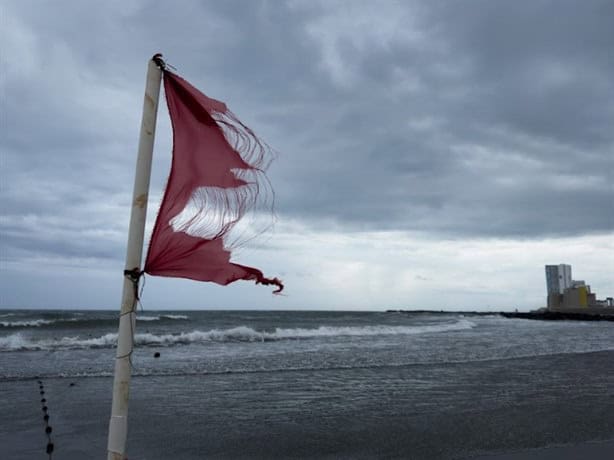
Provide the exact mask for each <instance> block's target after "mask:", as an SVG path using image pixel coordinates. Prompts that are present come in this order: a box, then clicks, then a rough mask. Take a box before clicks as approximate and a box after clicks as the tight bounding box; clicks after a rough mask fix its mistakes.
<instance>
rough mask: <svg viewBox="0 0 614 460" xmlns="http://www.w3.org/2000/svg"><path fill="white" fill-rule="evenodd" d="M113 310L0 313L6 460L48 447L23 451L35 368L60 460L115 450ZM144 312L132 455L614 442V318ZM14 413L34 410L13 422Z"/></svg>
mask: <svg viewBox="0 0 614 460" xmlns="http://www.w3.org/2000/svg"><path fill="white" fill-rule="evenodd" d="M116 317H117V313H116V312H66V311H65V312H61V311H57V312H40V311H29V312H24V311H0V390H1V391H2V392H3V393H4V394H5V395H6V397H4V398H3V402H4V404H5V407H3V408H0V409H4V418H3V415H0V432H2V431H4V432H5V433H12V434H11V436H12V439H13V442H12V443H9V444H10V445H11V446H12V447H11V449H12V450H10V452H11V457H10V458H36V457H29V456H28V455H29V453H28V452H29V451H28V450H27V449H29V448H32V449H34V447H31V443H28V436H29V435H28V434H27V433H32V436H34V433H36V432H37V431H36V427H35V428H32V429H31V430H30V431H29V429H27V428H28V427H29V426H30V424H31V422H30V418H28V416H27V415H23V414H27V411H28V410H29V409H28V408H30V406H31V405H32V401H33V400H34V401H35V400H36V398H35V391H34V390H36V389H37V388H35V383H34V382H35V380H34V378H35V377H36V378H40V379H43V380H44V381H45V382H46V385H47V386H48V387H49V392H50V393H53V394H55V401H56V413H57V414H58V415H57V418H58V419H59V420H60V422H58V425H57V429H56V430H57V431H56V432H57V437H58V445H61V446H62V447H63V450H62V449H60V450H58V452H57V458H90V457H91V458H94V457H99V455H94V456H92V453H93V452H99V451H104V449H105V446H106V439H105V436H106V433H105V431H106V425H107V423H108V415H109V411H110V408H109V404H110V392H111V388H110V387H111V379H110V375H112V366H113V352H114V350H113V348H112V347H113V344H114V341H115V331H116V327H117V318H116ZM139 317H140V319H139V320H138V321H137V330H136V342H137V348H136V350H135V354H134V357H133V363H134V375H135V378H134V379H133V385H132V396H131V408H130V411H131V412H130V423H131V425H130V436H129V449H130V453H131V456H130V458H154V459H161V458H204V457H207V458H292V457H297V458H469V457H472V456H475V455H479V454H484V453H489V452H505V451H510V450H518V449H525V448H532V447H544V446H554V445H559V444H566V443H577V442H584V441H591V440H607V439H614V362H613V361H614V328H613V326H612V323H599V322H593V323H584V322H567V321H560V322H541V321H530V320H512V319H504V318H501V317H498V316H494V315H493V316H462V315H455V314H437V315H433V314H413V315H409V314H401V313H351V312H192V311H190V312H176V311H174V312H144V313H139ZM154 352H160V354H161V357H160V358H154V357H153V355H154ZM69 383H76V384H75V386H72V387H71V386H69ZM28 385H29V386H32V388H29V386H28ZM25 388H29V389H28V390H25ZM50 400H51V396H50ZM50 404H51V403H50ZM7 407H16V408H17V407H22V408H23V410H24V411H25V412H23V413H22V412H21V411H19V412H17V411H16V412H15V414H14V415H13V416H11V415H9V416H7V415H6V413H7ZM8 410H10V409H8ZM38 410H40V408H38ZM7 417H8V418H7ZM33 420H34V419H33ZM75 421H78V423H76V422H75ZM20 423H21V424H22V425H19V424H20ZM3 425H4V426H3ZM17 426H19V427H20V429H19V430H18V429H17V428H15V427H17ZM39 428H40V427H39ZM39 431H40V430H39ZM17 433H20V434H19V435H18V434H17ZM6 436H9V435H8V434H7V435H6ZM0 441H2V436H0ZM41 442H42V441H41ZM26 446H28V447H26ZM32 452H34V450H33V451H32ZM62 455H64V457H62ZM54 458H56V457H54Z"/></svg>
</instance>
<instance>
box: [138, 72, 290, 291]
mask: <svg viewBox="0 0 614 460" xmlns="http://www.w3.org/2000/svg"><path fill="white" fill-rule="evenodd" d="M164 90H165V93H166V102H167V105H168V110H169V114H170V118H171V122H172V125H173V160H172V166H171V172H170V175H169V178H168V183H167V185H166V190H165V193H164V197H163V199H162V204H161V206H160V210H159V211H158V216H157V219H156V223H155V226H154V229H153V234H152V237H151V242H150V244H149V250H148V252H147V258H146V261H145V268H144V271H145V272H146V273H149V274H150V275H156V276H170V277H179V278H190V279H194V280H199V281H212V282H214V283H218V284H222V285H226V284H229V283H232V282H233V281H237V280H253V281H255V282H256V283H257V284H266V285H274V286H277V289H276V290H275V291H274V293H279V292H281V291H282V289H283V284H282V283H281V281H280V280H279V279H277V278H267V277H265V276H264V275H263V274H262V272H261V271H260V270H258V269H256V268H252V267H247V266H245V265H239V264H236V263H233V262H231V261H230V257H231V250H232V249H234V248H236V247H238V246H240V245H241V244H242V243H244V242H245V241H246V240H248V239H250V238H251V237H252V235H253V232H254V231H256V233H257V230H254V228H252V227H245V225H242V224H243V223H242V222H240V220H241V219H242V218H244V217H245V216H246V213H248V212H250V213H252V214H254V216H255V217H254V219H255V220H254V222H256V223H257V222H258V220H259V219H260V218H262V215H261V214H259V211H262V212H263V213H264V214H267V213H268V214H269V217H270V216H271V215H272V198H273V191H272V189H271V187H270V183H269V181H268V179H267V177H266V175H265V170H266V168H267V166H268V164H269V162H270V159H271V156H272V154H271V150H270V149H269V148H268V146H267V145H266V144H265V143H263V142H262V141H260V140H259V139H258V138H257V137H256V135H255V134H254V133H253V132H252V130H250V129H249V128H248V127H247V126H245V125H244V124H242V123H241V122H240V121H239V120H238V119H237V118H236V117H235V116H234V114H233V113H232V112H231V111H230V110H228V108H227V107H226V105H225V104H224V103H223V102H220V101H217V100H215V99H211V98H209V97H207V96H205V95H204V94H203V93H201V92H200V91H199V90H197V89H196V88H194V87H193V86H192V85H190V84H189V83H188V82H187V81H185V80H184V79H183V78H181V77H179V76H178V75H176V74H174V73H172V72H169V71H168V70H164Z"/></svg>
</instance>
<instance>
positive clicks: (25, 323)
mask: <svg viewBox="0 0 614 460" xmlns="http://www.w3.org/2000/svg"><path fill="white" fill-rule="evenodd" d="M54 322H55V321H54V320H51V319H32V320H21V321H0V326H2V327H41V326H44V325H45V324H51V323H54Z"/></svg>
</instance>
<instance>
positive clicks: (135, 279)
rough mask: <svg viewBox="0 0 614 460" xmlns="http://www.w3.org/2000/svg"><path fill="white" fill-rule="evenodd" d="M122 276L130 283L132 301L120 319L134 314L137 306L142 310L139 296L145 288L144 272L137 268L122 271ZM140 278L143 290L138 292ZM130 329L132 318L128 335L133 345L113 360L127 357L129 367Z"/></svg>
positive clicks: (131, 349) (130, 354)
mask: <svg viewBox="0 0 614 460" xmlns="http://www.w3.org/2000/svg"><path fill="white" fill-rule="evenodd" d="M124 276H125V277H126V278H128V279H129V280H130V281H131V282H132V289H133V294H134V300H133V301H132V306H131V308H130V310H128V311H126V312H123V313H121V314H120V315H119V316H120V318H121V317H122V316H124V315H132V314H136V307H137V305H141V308H143V306H142V304H141V294H142V293H143V288H144V287H145V272H144V271H141V270H140V269H139V267H134V268H133V269H132V270H124ZM141 278H143V288H141V289H140V290H139V283H140V281H141ZM132 328H133V325H132V318H130V335H131V336H132V337H133V343H132V345H131V347H130V351H129V352H128V353H126V354H125V355H121V356H116V357H115V359H123V358H126V357H127V358H128V360H129V361H130V367H132V353H133V352H134V330H133V329H132Z"/></svg>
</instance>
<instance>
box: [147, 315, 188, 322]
mask: <svg viewBox="0 0 614 460" xmlns="http://www.w3.org/2000/svg"><path fill="white" fill-rule="evenodd" d="M136 319H137V320H138V321H161V320H187V319H189V318H188V317H187V316H186V315H160V316H147V315H137V317H136Z"/></svg>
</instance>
